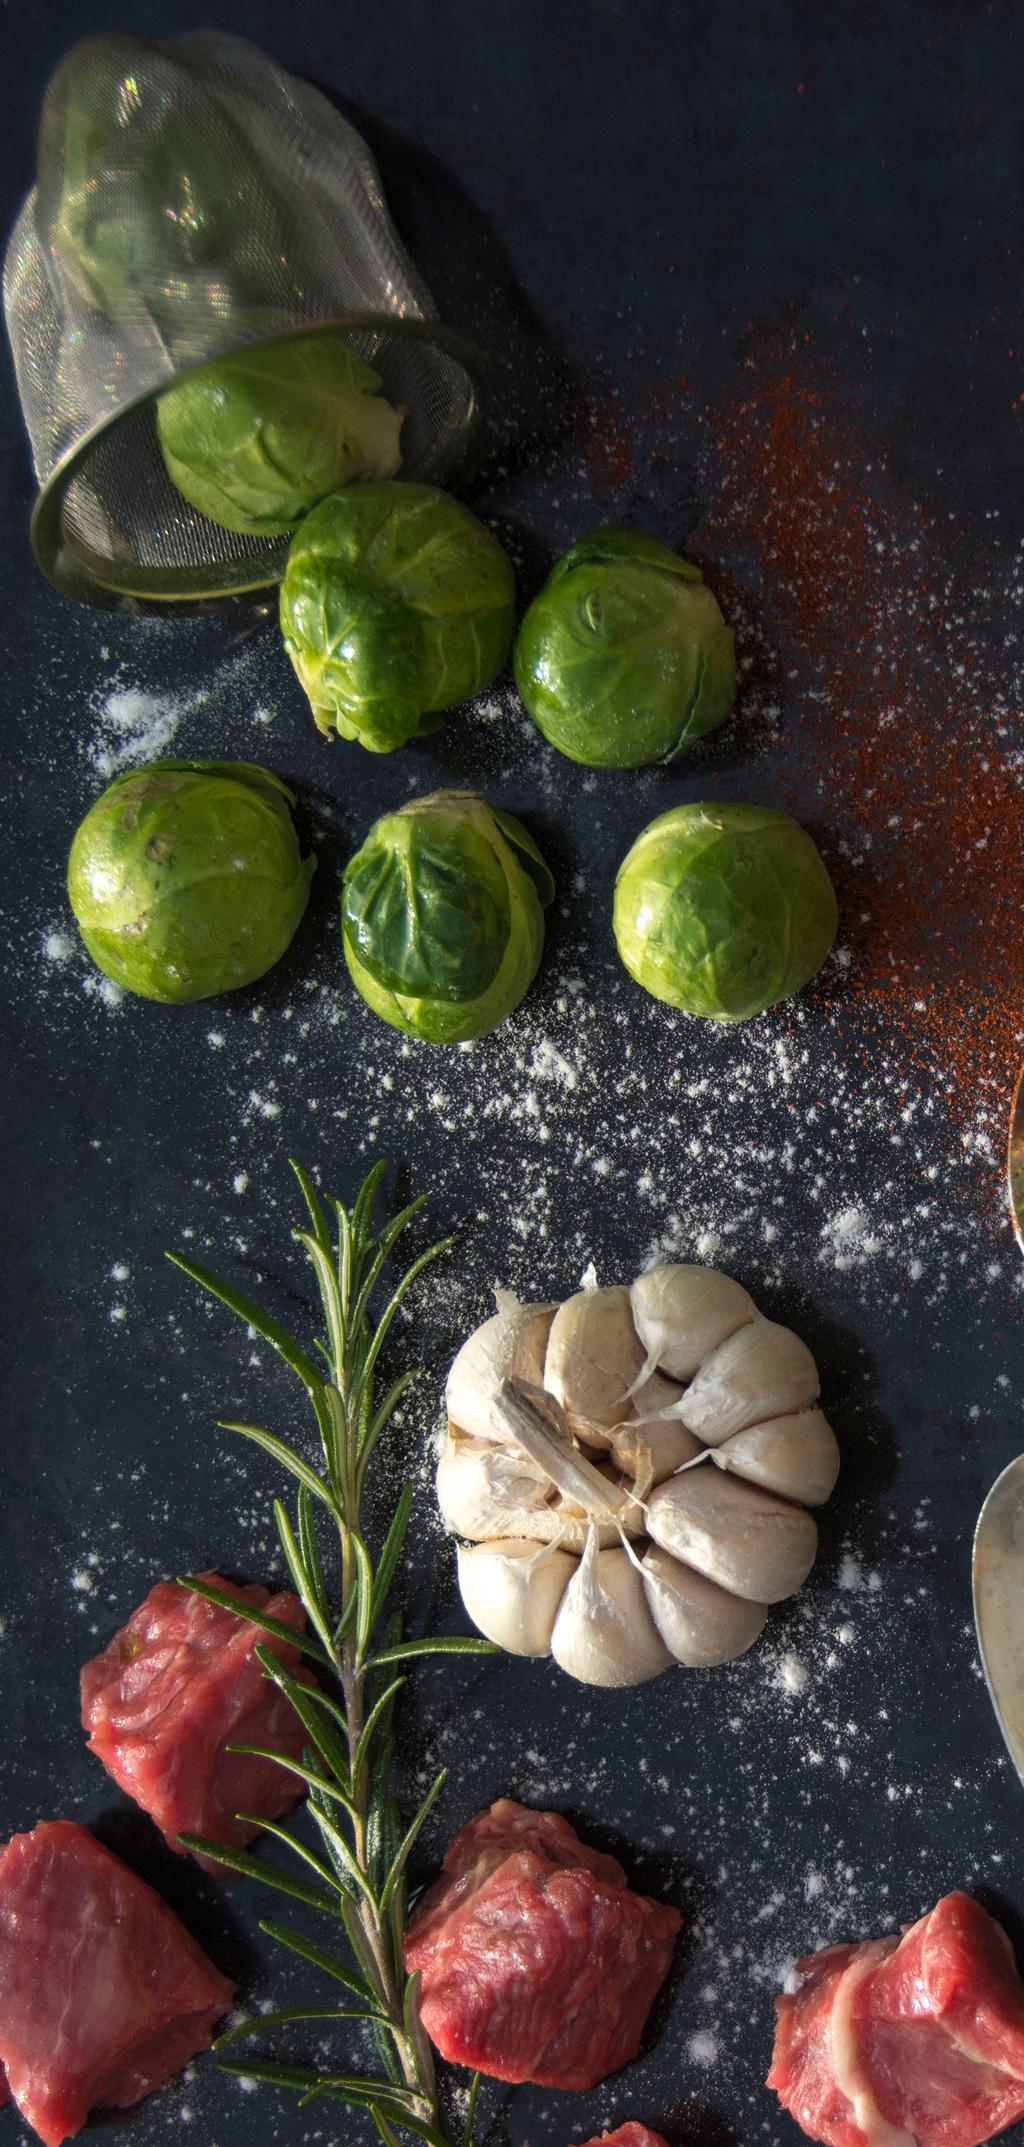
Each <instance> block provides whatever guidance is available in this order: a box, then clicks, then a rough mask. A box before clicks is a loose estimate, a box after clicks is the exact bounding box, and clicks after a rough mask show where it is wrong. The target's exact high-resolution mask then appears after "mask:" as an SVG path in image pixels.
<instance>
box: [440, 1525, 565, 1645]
mask: <svg viewBox="0 0 1024 2147" xmlns="http://www.w3.org/2000/svg"><path fill="white" fill-rule="evenodd" d="M458 1563H459V1588H460V1591H461V1594H462V1600H463V1602H464V1604H465V1606H466V1609H467V1611H468V1612H469V1615H470V1617H471V1618H472V1620H473V1623H474V1625H475V1626H476V1628H477V1631H478V1632H481V1633H483V1635H484V1637H485V1639H487V1640H493V1641H494V1644H495V1646H496V1647H499V1648H504V1649H505V1650H506V1651H507V1653H508V1654H509V1655H550V1653H551V1632H552V1627H553V1626H554V1622H555V1619H556V1617H557V1615H558V1606H559V1604H560V1603H561V1600H562V1597H563V1596H564V1594H565V1591H566V1588H567V1586H568V1584H569V1582H570V1580H571V1579H572V1576H573V1574H574V1573H575V1571H576V1564H577V1561H576V1559H575V1558H573V1557H570V1556H569V1554H568V1553H567V1552H566V1551H564V1550H561V1549H555V1548H554V1547H550V1548H549V1547H548V1546H543V1547H542V1548H541V1549H539V1550H538V1547H537V1545H536V1543H524V1542H522V1541H515V1540H509V1539H508V1538H506V1537H499V1539H498V1541H497V1542H496V1543H487V1544H473V1545H472V1546H469V1547H467V1546H466V1545H464V1544H463V1545H460V1547H459V1553H458Z"/></svg>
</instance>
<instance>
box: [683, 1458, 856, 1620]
mask: <svg viewBox="0 0 1024 2147" xmlns="http://www.w3.org/2000/svg"><path fill="white" fill-rule="evenodd" d="M647 1529H648V1534H649V1535H651V1536H653V1538H654V1541H655V1542H656V1543H658V1544H660V1545H661V1548H662V1550H665V1551H669V1552H670V1553H671V1555H672V1556H673V1558H680V1559H682V1561H683V1564H684V1565H690V1566H695V1567H696V1569H697V1571H698V1573H704V1574H706V1576H707V1578H708V1580H714V1581H717V1582H718V1584H719V1587H721V1588H728V1589H729V1590H730V1591H731V1593H732V1594H733V1595H741V1596H743V1597H744V1598H745V1599H746V1600H747V1601H749V1602H752V1603H781V1602H782V1600H783V1598H784V1597H785V1596H787V1595H792V1594H793V1593H794V1591H795V1590H796V1589H797V1588H799V1587H800V1586H801V1585H802V1583H803V1582H804V1581H805V1580H806V1579H807V1575H808V1573H809V1572H810V1570H811V1567H812V1565H813V1564H814V1557H815V1552H816V1550H817V1546H818V1531H817V1528H816V1527H815V1524H814V1522H813V1520H812V1518H811V1516H810V1514H809V1513H805V1512H804V1510H803V1508H802V1507H800V1506H791V1505H789V1504H788V1503H787V1502H786V1501H785V1500H784V1499H781V1498H775V1497H773V1495H772V1494H771V1492H768V1491H759V1490H757V1489H756V1488H755V1486H754V1485H753V1484H749V1483H744V1482H743V1481H742V1480H741V1479H740V1478H739V1477H738V1476H733V1475H730V1474H727V1473H726V1472H725V1471H724V1470H721V1469H714V1468H701V1469H689V1470H687V1471H686V1472H685V1473H684V1474H683V1475H682V1476H673V1477H671V1478H670V1480H669V1482H668V1483H664V1484H659V1485H658V1487H657V1489H656V1490H654V1491H652V1492H651V1494H650V1497H649V1499H648V1501H647Z"/></svg>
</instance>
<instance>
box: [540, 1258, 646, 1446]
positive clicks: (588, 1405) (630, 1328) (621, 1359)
mask: <svg viewBox="0 0 1024 2147" xmlns="http://www.w3.org/2000/svg"><path fill="white" fill-rule="evenodd" d="M643 1364H644V1352H643V1347H642V1345H641V1343H640V1340H639V1337H638V1335H637V1331H636V1328H635V1327H634V1325H633V1315H632V1312H631V1311H630V1302H629V1291H628V1290H627V1289H625V1288H623V1287H621V1286H618V1287H616V1288H614V1289H609V1290H580V1291H579V1292H578V1293H577V1295H576V1296H575V1297H567V1298H566V1300H565V1303H564V1304H562V1305H559V1307H558V1310H557V1312H556V1313H555V1316H554V1319H553V1320H552V1322H551V1332H550V1335H549V1337H548V1347H547V1356H546V1357H545V1360H544V1378H543V1384H544V1386H545V1387H546V1388H547V1390H548V1393H549V1394H553V1395H554V1396H555V1399H556V1401H558V1402H560V1403H561V1405H562V1408H563V1409H564V1410H565V1413H566V1415H567V1417H568V1419H569V1422H570V1424H571V1426H572V1428H573V1430H574V1431H577V1432H578V1433H579V1435H580V1437H581V1438H584V1439H586V1440H587V1441H588V1443H589V1444H590V1445H592V1446H603V1447H606V1446H607V1444H608V1439H607V1436H606V1434H607V1431H608V1430H609V1429H610V1428H611V1427H612V1425H614V1424H617V1423H618V1422H619V1419H620V1418H621V1417H623V1416H625V1414H626V1410H627V1400H628V1392H629V1390H630V1389H631V1388H632V1387H633V1386H634V1384H635V1383H636V1381H637V1379H638V1376H639V1375H640V1373H641V1372H642V1370H643Z"/></svg>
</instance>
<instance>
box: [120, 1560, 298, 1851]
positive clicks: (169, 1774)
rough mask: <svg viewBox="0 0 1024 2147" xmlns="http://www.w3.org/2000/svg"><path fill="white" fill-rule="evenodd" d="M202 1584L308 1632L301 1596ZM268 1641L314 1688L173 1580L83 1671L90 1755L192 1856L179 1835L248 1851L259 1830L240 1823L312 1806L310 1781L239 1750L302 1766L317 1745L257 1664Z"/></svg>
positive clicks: (288, 1650) (292, 1657) (262, 1637)
mask: <svg viewBox="0 0 1024 2147" xmlns="http://www.w3.org/2000/svg"><path fill="white" fill-rule="evenodd" d="M199 1577H200V1578H201V1579H202V1580H207V1581H210V1582H212V1583H213V1584H214V1585H215V1586H216V1587H218V1588H226V1589H228V1590H229V1592H230V1593H231V1594H232V1595H237V1596H238V1598H239V1600H240V1601H242V1602H246V1603H251V1604H252V1605H253V1607H254V1608H255V1609H256V1610H266V1611H267V1612H268V1613H269V1615H270V1616H271V1617H274V1618H280V1619H282V1620H283V1622H284V1623H285V1624H286V1625H292V1626H294V1627H295V1630H296V1632H303V1631H304V1630H305V1623H306V1620H305V1616H304V1613H303V1609H302V1605H301V1603H300V1602H299V1600H298V1598H297V1596H294V1595H287V1594H283V1595H271V1593H270V1590H269V1588H260V1587H253V1588H236V1587H233V1586H232V1584H231V1583H230V1582H229V1581H226V1580H222V1579H221V1576H220V1574H219V1573H203V1574H201V1575H200V1576H199ZM261 1641H263V1642H265V1643H266V1645H267V1646H268V1647H269V1648H272V1649H273V1652H274V1654H275V1655H277V1656H279V1658H280V1660H281V1661H282V1662H283V1664H284V1666H285V1668H286V1669H288V1670H291V1671H293V1672H294V1673H296V1674H297V1675H300V1676H303V1677H304V1676H305V1673H304V1672H303V1671H302V1670H301V1669H300V1663H301V1657H300V1655H299V1652H298V1649H297V1648H293V1647H292V1646H290V1644H289V1643H288V1641H286V1640H278V1639H276V1638H274V1637H272V1636H271V1634H269V1633H264V1632H261V1631H260V1629H259V1627H258V1626H256V1625H249V1624H247V1623H246V1621H245V1619H244V1618H237V1617H236V1616H235V1615H234V1613H233V1611H230V1610H222V1609H221V1608H220V1607H219V1605H218V1604H216V1603H209V1602H207V1601H206V1600H205V1598H204V1597H203V1596H201V1595H193V1594H192V1592H191V1590H190V1589H188V1588H182V1587H181V1586H180V1585H179V1583H178V1582H177V1581H176V1580H165V1581H161V1582H160V1583H159V1585H158V1586H157V1587H155V1588H153V1589H151V1591H150V1593H149V1595H147V1597H146V1600H145V1602H144V1603H140V1604H139V1607H138V1609H137V1610H135V1611H133V1612H132V1615H131V1617H130V1618H129V1620H128V1623H127V1625H125V1626H122V1628H121V1631H120V1632H119V1633H115V1635H114V1638H113V1640H112V1641H111V1642H110V1645H109V1647H108V1648H106V1649H105V1650H104V1653H103V1654H102V1655H97V1656H96V1657H95V1658H94V1660H93V1661H92V1662H87V1663H86V1665H85V1667H84V1669H83V1671H82V1727H83V1728H84V1729H87V1730H88V1732H89V1749H90V1751H92V1752H95V1754H96V1756H97V1758H98V1759H101V1760H102V1761H103V1765H104V1766H105V1768H106V1770H107V1773H108V1774H112V1775H113V1777H114V1780H115V1782H117V1783H118V1785H119V1786H120V1788H122V1789H124V1790H126V1791H127V1793H128V1795H129V1796H130V1797H134V1798H135V1801H136V1803H137V1804H141V1806H142V1808H143V1811H147V1812H148V1813H149V1815H150V1817H151V1818H152V1819H155V1820H156V1823H157V1826H158V1827H159V1828H160V1831H161V1833H162V1834H163V1836H164V1838H165V1840H166V1841H168V1842H169V1844H170V1846H171V1848H172V1849H178V1850H180V1848H181V1844H180V1842H179V1841H178V1835H179V1834H208V1835H209V1836H210V1838H211V1840H213V1841H222V1842H225V1843H227V1844H229V1845H230V1846H231V1847H233V1848H236V1849H241V1848H244V1847H245V1844H246V1842H249V1841H252V1840H253V1838H254V1836H255V1835H256V1834H258V1833H259V1826H258V1824H256V1825H251V1826H250V1825H243V1824H242V1822H241V1821H240V1820H239V1819H238V1818H237V1817H236V1814H237V1813H238V1812H251V1813H253V1814H255V1815H256V1818H257V1820H260V1819H277V1818H279V1817H280V1815H281V1813H282V1812H286V1811H287V1810H288V1809H289V1807H290V1806H291V1805H292V1804H294V1803H295V1800H296V1798H297V1797H299V1796H301V1794H302V1783H301V1780H300V1778H299V1776H298V1775H295V1774H289V1773H288V1772H287V1771H286V1769H285V1768H284V1767H277V1766H275V1765H274V1764H273V1762H272V1761H270V1760H266V1759H250V1758H247V1757H245V1756H244V1755H243V1754H240V1753H234V1752H229V1751H228V1749H227V1747H228V1745H230V1744H258V1745H264V1746H265V1747H266V1748H267V1749H268V1750H270V1751H273V1752H286V1753H287V1754H288V1757H289V1758H290V1759H298V1758H300V1756H301V1753H302V1748H303V1745H304V1744H305V1743H306V1742H307V1739H306V1733H305V1731H304V1729H303V1727H302V1724H301V1722H300V1721H299V1718H298V1716H297V1714H296V1713H295V1710H294V1708H293V1707H292V1705H291V1703H290V1701H289V1700H288V1698H287V1697H286V1695H285V1694H284V1693H283V1692H282V1691H281V1690H280V1689H279V1687H278V1686H277V1685H274V1684H272V1683H271V1682H270V1680H269V1679H268V1678H266V1677H264V1675H263V1671H262V1669H261V1668H260V1665H259V1663H258V1662H257V1660H256V1653H255V1650H256V1648H257V1646H258V1645H259V1644H260V1642H261ZM201 1861H206V1862H209V1860H208V1859H201ZM209 1868H210V1869H211V1870H212V1869H214V1868H215V1866H214V1865H213V1864H212V1863H211V1864H210V1865H209Z"/></svg>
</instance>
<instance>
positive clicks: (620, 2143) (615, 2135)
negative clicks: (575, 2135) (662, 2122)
mask: <svg viewBox="0 0 1024 2147" xmlns="http://www.w3.org/2000/svg"><path fill="white" fill-rule="evenodd" d="M584 2147H668V2142H667V2141H666V2140H663V2139H662V2136H661V2133H660V2132H652V2131H651V2128H650V2126H649V2125H638V2124H637V2123H636V2122H635V2120H633V2119H631V2120H630V2122H629V2124H628V2125H620V2126H619V2128H618V2130H617V2131H616V2132H602V2133H601V2136H600V2138H599V2139H593V2140H586V2141H585V2142H584Z"/></svg>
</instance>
